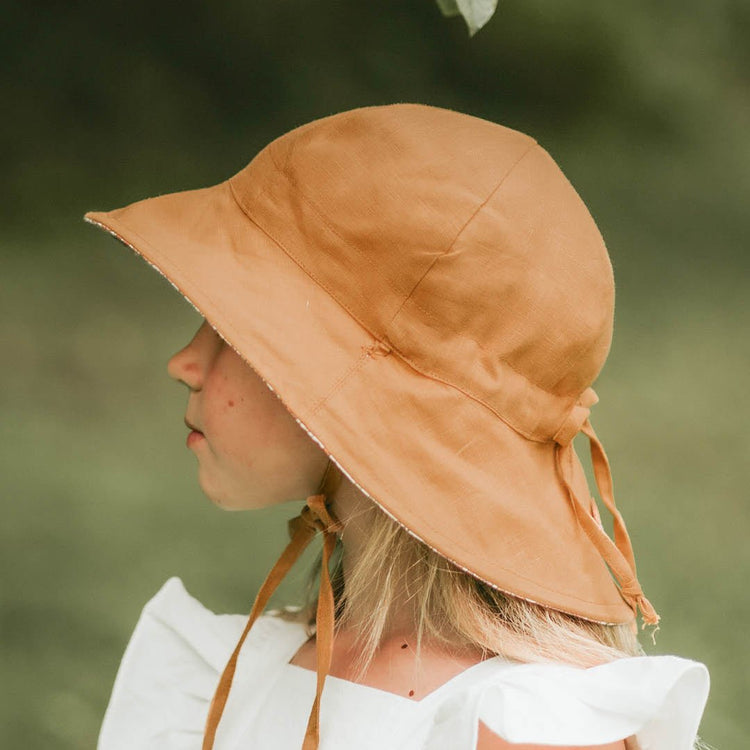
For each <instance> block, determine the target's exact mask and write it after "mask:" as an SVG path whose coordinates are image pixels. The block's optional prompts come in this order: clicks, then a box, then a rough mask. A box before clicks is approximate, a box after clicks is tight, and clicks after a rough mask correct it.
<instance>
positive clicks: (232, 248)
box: [85, 180, 634, 624]
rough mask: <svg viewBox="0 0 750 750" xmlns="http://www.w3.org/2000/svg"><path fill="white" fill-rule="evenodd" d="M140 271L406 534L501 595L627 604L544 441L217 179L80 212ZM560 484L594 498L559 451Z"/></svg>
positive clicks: (600, 606)
mask: <svg viewBox="0 0 750 750" xmlns="http://www.w3.org/2000/svg"><path fill="white" fill-rule="evenodd" d="M85 219H86V220H87V221H89V222H91V223H92V224H95V225H98V226H100V227H101V228H103V229H105V230H107V231H109V232H110V233H111V234H113V235H114V236H115V237H117V238H118V239H120V240H121V241H122V242H124V243H125V244H127V245H128V246H129V247H130V248H132V249H133V250H134V251H135V252H136V253H138V254H139V255H140V256H142V257H143V258H144V259H145V260H146V261H147V262H148V263H149V264H151V265H152V266H153V267H155V268H156V269H157V270H158V271H159V272H160V273H161V274H162V275H163V276H165V277H166V278H167V279H168V280H169V282H170V283H171V284H172V285H173V286H174V287H175V288H177V290H178V291H179V292H180V293H181V294H182V295H183V296H184V297H185V298H186V299H187V300H188V301H189V302H190V303H191V304H192V305H193V306H194V307H195V308H196V309H197V310H198V311H199V312H200V314H201V315H202V316H203V317H205V318H206V320H207V321H208V322H209V323H210V324H211V325H212V326H213V327H214V328H215V330H216V331H217V332H218V333H219V334H220V335H221V337H222V338H223V339H224V340H225V341H226V342H227V343H228V344H229V345H230V346H231V347H232V348H233V349H235V350H236V351H237V353H238V354H239V355H240V356H241V357H242V358H243V359H244V360H245V361H246V362H247V363H248V364H249V365H250V366H251V367H252V368H253V369H254V370H255V371H256V372H257V373H258V374H259V375H260V377H262V378H263V380H264V381H265V382H266V383H267V384H268V386H269V387H270V388H271V389H272V390H273V391H274V392H275V393H276V395H277V396H278V397H279V398H280V399H281V401H282V402H283V404H284V405H285V406H286V408H287V409H288V410H289V411H290V412H291V414H292V415H293V416H294V418H295V419H296V420H297V422H298V423H299V424H300V425H301V426H302V427H303V428H304V429H305V430H306V431H307V432H308V434H309V435H310V436H311V437H312V438H313V439H314V440H315V441H316V442H317V443H318V444H319V445H320V446H321V447H322V448H323V450H324V451H325V452H326V453H327V454H328V455H329V456H330V457H331V458H332V460H333V461H334V462H335V463H336V464H337V466H338V467H339V468H340V469H341V470H342V471H343V472H344V474H345V475H346V476H347V477H348V478H349V479H350V480H351V481H352V482H354V483H355V484H356V486H357V487H359V488H360V489H361V490H362V491H363V492H364V493H365V494H366V495H367V496H369V497H370V498H371V499H372V500H373V501H374V502H375V503H377V504H378V505H379V506H380V507H381V508H382V509H383V510H384V511H385V512H386V513H388V514H389V515H390V516H392V517H393V518H394V519H395V520H396V521H398V522H399V523H400V524H401V525H402V526H404V527H405V528H406V529H407V530H408V531H409V532H410V533H411V534H413V535H414V536H415V537H417V538H418V539H420V540H421V541H422V542H424V543H425V544H426V545H428V546H429V547H430V548H432V549H433V550H435V551H436V552H438V553H439V554H441V555H443V556H444V557H445V558H447V559H448V560H450V561H451V562H453V563H454V564H455V565H457V566H458V567H460V568H462V569H464V570H466V571H468V572H470V573H471V574H473V575H474V576H476V577H477V578H479V579H481V580H483V581H485V582H487V583H488V584H490V585H491V586H493V587H495V588H497V589H500V590H501V591H503V592H506V593H509V594H512V595H514V596H517V597H520V598H523V599H526V600H529V601H532V602H535V603H538V604H541V605H544V606H547V607H552V608H554V609H557V610H560V611H563V612H567V613H570V614H574V615H577V616H579V617H582V618H585V619H588V620H592V621H596V622H601V623H607V624H616V623H623V622H632V621H633V620H634V614H633V611H632V609H631V607H630V606H629V605H628V603H627V602H626V600H625V599H624V597H623V596H622V594H621V593H620V590H619V588H618V586H617V585H616V583H615V581H614V579H613V577H612V575H611V573H610V571H609V569H608V568H607V566H606V564H605V562H604V560H603V558H602V557H601V555H600V554H599V552H598V551H597V550H596V549H595V548H594V546H593V545H592V544H591V542H590V540H589V538H588V537H587V536H586V534H585V532H584V530H583V528H582V527H581V525H580V523H579V522H578V520H577V519H576V515H575V512H574V509H573V508H572V506H571V502H570V499H569V496H568V491H567V489H566V487H565V486H564V484H563V483H562V482H561V480H560V478H559V476H558V474H557V472H556V470H555V454H554V450H555V444H554V443H552V442H537V441H532V440H528V439H526V438H525V437H523V436H522V435H520V434H519V433H517V432H516V431H515V430H513V429H512V428H510V427H509V426H508V425H507V424H506V423H505V422H504V421H503V420H501V419H498V418H497V415H495V414H494V413H492V412H491V411H490V410H488V409H487V408H486V407H485V406H484V405H483V404H481V403H479V402H477V401H475V400H473V399H471V398H468V397H467V396H466V395H465V394H464V393H463V392H461V391H460V390H457V389H456V388H454V387H452V386H450V385H447V384H445V383H443V382H441V381H439V380H436V379H433V378H429V377H425V376H424V375H423V374H422V373H420V372H418V371H416V370H415V369H413V368H412V367H410V365H409V364H408V363H407V362H406V361H405V360H404V359H402V358H401V357H399V355H398V352H396V351H391V352H383V351H382V350H381V349H379V348H378V346H377V344H378V342H377V340H376V339H375V338H374V337H373V335H372V334H371V333H370V332H369V331H368V330H366V329H365V328H364V327H363V326H362V325H361V324H360V323H359V322H358V321H357V320H356V319H355V317H353V316H352V315H351V314H350V313H349V311H347V310H346V309H344V308H343V307H342V306H341V305H340V304H339V302H337V301H336V300H335V299H334V298H333V297H332V296H331V294H329V292H328V291H327V290H326V289H325V288H323V286H321V285H320V284H319V283H318V282H317V281H316V280H315V279H313V278H312V277H311V276H310V275H308V273H307V272H306V271H305V270H303V268H302V267H301V266H300V265H298V264H297V263H296V262H295V260H294V259H293V258H292V257H291V256H290V255H289V254H288V252H287V251H286V250H285V248H284V247H283V245H282V244H281V243H280V242H278V241H277V240H276V239H275V238H274V237H272V236H270V235H269V234H267V233H266V231H264V230H263V229H261V228H260V226H259V225H258V224H256V223H255V222H254V221H253V219H252V218H251V217H250V216H249V215H247V213H246V212H245V211H243V209H242V208H241V207H240V205H239V203H238V201H237V200H236V199H235V197H234V195H233V191H232V185H231V180H228V181H226V182H223V183H221V184H218V185H215V186H212V187H208V188H202V189H198V190H188V191H182V192H177V193H171V194H166V195H161V196H158V197H154V198H149V199H146V200H142V201H138V202H136V203H133V204H131V205H128V206H125V207H124V208H120V209H116V210H113V211H108V212H99V211H92V212H89V213H87V214H86V215H85ZM573 457H574V463H575V466H574V476H575V492H576V495H577V496H578V497H581V498H588V499H590V501H591V504H592V506H593V504H594V500H593V498H591V495H590V493H589V490H588V485H587V482H586V477H585V474H584V471H583V467H582V465H581V463H580V461H579V459H578V457H577V456H576V455H575V452H573Z"/></svg>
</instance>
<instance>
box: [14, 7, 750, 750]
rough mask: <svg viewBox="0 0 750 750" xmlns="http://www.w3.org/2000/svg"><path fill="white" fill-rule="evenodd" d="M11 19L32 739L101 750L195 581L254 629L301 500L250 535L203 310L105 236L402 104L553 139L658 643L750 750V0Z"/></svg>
mask: <svg viewBox="0 0 750 750" xmlns="http://www.w3.org/2000/svg"><path fill="white" fill-rule="evenodd" d="M3 16H4V18H3V24H2V26H3V28H2V31H1V32H0V34H2V43H1V44H0V55H1V56H2V62H3V64H2V66H0V84H1V85H2V91H3V98H2V100H3V103H4V115H3V117H2V118H0V149H1V153H2V162H1V163H2V166H3V179H2V180H1V181H0V220H1V222H2V224H1V226H2V228H1V229H0V240H1V241H2V256H1V257H2V274H1V278H2V288H1V289H0V332H1V333H2V345H1V348H0V351H2V355H3V368H2V370H3V387H2V389H0V409H1V411H2V418H1V419H0V430H1V431H2V445H1V450H0V497H1V499H2V522H1V523H0V571H2V573H1V575H2V589H1V595H2V610H1V612H0V615H1V618H2V619H1V622H2V634H1V637H0V649H1V652H0V653H2V664H1V666H0V674H1V677H0V680H2V686H3V700H2V701H0V745H1V746H2V747H8V748H10V747H23V748H30V749H32V750H33V749H35V748H52V747H54V748H62V749H68V748H91V747H93V746H94V744H95V740H96V736H97V732H98V728H99V725H100V722H101V717H102V714H103V711H104V708H105V706H106V703H107V699H108V697H109V692H110V690H111V687H112V680H113V678H114V675H115V671H116V668H117V665H118V663H119V659H120V657H121V655H122V651H123V649H124V646H125V644H126V642H127V639H128V637H129V634H130V632H131V631H132V628H133V626H134V625H135V622H136V619H137V617H138V615H139V612H140V609H141V607H142V606H143V604H144V603H145V602H146V601H147V600H148V599H149V598H150V597H151V596H152V595H153V594H154V593H155V592H156V590H157V589H158V588H159V587H160V586H161V584H162V583H163V582H164V581H165V580H166V578H168V577H169V576H172V575H179V576H180V577H181V578H182V579H183V581H184V582H185V585H186V586H187V588H188V590H189V591H190V592H191V593H192V594H193V595H195V596H197V597H198V598H199V599H201V600H202V601H203V602H204V603H205V604H206V606H208V607H210V608H212V609H214V610H216V611H223V612H247V611H248V610H249V607H250V604H251V602H252V600H253V597H254V595H255V593H256V590H257V587H258V585H259V584H260V582H261V581H262V579H263V577H264V575H265V573H266V572H267V570H268V568H269V567H270V566H271V564H272V563H273V562H274V561H275V559H276V555H277V554H278V552H279V550H280V549H281V547H282V545H283V544H284V542H285V541H286V528H285V519H286V518H288V517H289V516H291V515H294V514H295V513H296V512H297V511H298V509H299V507H301V503H300V504H299V505H295V506H294V507H292V506H288V507H285V508H281V509H279V508H275V509H269V510H267V511H259V512H253V513H227V512H222V511H220V510H217V509H216V508H214V507H213V506H212V505H211V503H210V502H209V501H208V500H207V499H206V498H205V497H204V496H203V495H202V493H201V491H200V489H199V487H198V485H197V481H196V476H197V471H196V462H195V458H194V456H193V455H192V454H191V453H190V452H189V451H188V450H187V449H186V448H185V446H184V439H185V435H186V431H185V427H184V424H183V422H182V419H183V415H184V414H185V406H186V403H187V391H186V389H185V388H184V386H178V385H176V384H174V383H173V382H172V381H170V380H169V378H168V377H167V373H166V362H167V359H168V358H169V356H171V354H173V353H174V352H175V351H176V350H177V349H179V348H180V347H182V346H183V345H184V344H185V343H187V341H188V340H189V338H190V337H191V336H192V334H193V332H194V331H195V329H196V328H197V326H198V324H199V323H200V318H199V317H198V314H197V313H196V312H195V311H194V310H193V309H192V308H191V307H190V305H189V304H188V303H187V302H185V301H184V300H183V299H182V297H180V295H179V294H178V293H177V292H176V291H175V290H174V289H173V288H172V287H171V286H170V285H169V284H168V283H167V282H166V281H165V280H164V279H163V278H161V277H160V276H159V275H158V274H157V273H156V272H154V270H153V269H151V268H150V267H149V266H148V265H147V264H146V263H144V262H143V261H142V260H141V259H139V258H138V257H137V256H136V255H135V254H133V253H131V252H130V251H129V250H127V248H125V247H124V246H121V245H120V244H119V243H117V242H115V241H114V240H113V239H111V238H109V237H108V236H106V235H105V234H104V233H102V232H100V231H98V230H96V229H94V228H92V227H90V226H88V225H85V224H84V223H83V222H82V220H81V216H82V214H83V213H84V212H85V211H86V210H89V209H109V208H114V207H117V206H120V205H123V204H125V203H129V202H131V201H134V200H137V199H140V198H143V197H147V196H151V195H156V194H158V193H164V192H170V191H173V190H182V189H188V188H195V187H203V186H207V185H211V184H214V183H216V182H219V181H221V180H223V179H224V178H226V177H228V176H229V175H231V174H233V173H234V172H236V171H238V170H239V169H240V168H241V167H243V166H244V165H245V164H246V163H247V162H249V161H250V159H251V158H252V157H253V156H254V154H255V153H256V152H257V151H258V150H259V149H260V148H262V147H263V146H264V145H265V144H266V143H267V142H268V141H270V140H271V139H273V138H275V137H276V136H278V135H281V134H282V133H283V132H286V131H287V130H289V129H291V128H293V127H295V126H297V125H300V124H302V123H304V122H307V121H309V120H311V119H314V118H316V117H322V116H325V115H328V114H331V113H333V112H336V111H340V110H343V109H349V108H352V107H356V106H361V105H367V104H381V103H390V102H396V101H415V102H423V103H427V104H434V105H440V106H445V107H450V108H453V109H458V110H462V111H465V112H467V113H470V114H474V115H478V116H480V117H485V118H487V119H491V120H494V121H497V122H500V123H502V124H505V125H508V126H510V127H514V128H516V129H519V130H522V131H525V132H528V133H530V134H532V135H533V136H534V137H535V138H536V139H537V140H538V141H539V143H540V144H541V145H542V146H544V147H545V148H546V149H547V150H548V151H549V152H550V153H551V154H552V155H553V157H554V158H555V159H556V160H557V161H558V163H559V164H560V166H561V167H562V168H563V170H564V171H565V173H566V174H567V176H568V177H569V179H570V180H571V182H572V183H573V184H574V185H575V187H576V188H577V189H578V191H579V193H580V194H581V196H582V197H583V198H584V200H585V201H586V203H587V204H588V206H589V207H590V209H591V211H592V213H593V215H594V216H595V218H596V219H597V222H598V224H599V226H600V229H601V230H602V233H603V234H604V237H605V239H606V240H607V244H608V247H609V251H610V254H611V257H612V262H613V265H614V268H615V278H616V283H617V306H616V307H617V310H616V323H615V337H614V343H613V347H612V351H611V354H610V358H609V360H608V362H607V364H606V365H605V368H604V370H603V372H602V374H601V376H600V378H599V379H598V381H597V383H596V390H597V392H598V394H599V396H600V399H601V400H600V402H599V403H598V404H597V406H596V407H595V409H594V411H593V413H592V422H593V424H594V427H595V429H596V430H597V432H598V434H599V436H600V438H601V439H602V442H603V444H604V446H605V449H606V450H607V452H608V455H609V458H610V461H611V464H612V471H613V476H614V482H615V496H616V500H617V503H618V507H619V508H620V509H621V511H622V512H623V515H624V517H625V519H626V522H627V524H628V528H629V531H630V534H631V537H632V539H633V543H634V547H635V551H636V557H637V560H638V574H639V578H640V580H641V582H642V584H643V586H644V590H645V591H646V593H647V596H648V597H649V599H650V600H651V602H652V603H653V604H654V606H655V607H656V609H657V610H658V611H659V613H660V614H661V616H662V621H661V629H660V631H659V632H658V634H657V636H656V645H655V646H654V645H652V643H651V639H650V638H649V637H648V636H647V634H646V633H647V631H644V633H643V635H642V640H643V644H644V647H645V648H646V651H647V652H648V653H676V654H679V655H682V656H686V657H689V658H694V659H697V660H700V661H703V662H704V663H706V664H707V665H708V667H709V670H710V672H711V677H712V690H711V695H710V697H709V702H708V706H707V709H706V713H705V715H704V720H703V724H702V725H701V729H700V733H701V735H702V737H703V738H704V739H705V740H707V741H708V742H710V743H712V744H713V745H715V746H716V747H717V748H720V750H735V748H741V747H745V743H746V742H747V737H748V736H749V735H750V722H748V715H747V710H746V708H747V701H748V692H749V691H748V678H747V675H748V673H750V657H749V655H748V647H747V635H746V632H747V623H748V615H750V596H749V595H748V592H747V588H746V582H747V579H748V573H749V572H750V544H748V538H749V533H750V514H749V513H748V502H747V500H748V491H747V484H746V483H747V479H748V476H747V475H748V472H747V467H748V464H750V461H748V454H749V453H750V451H749V450H748V449H749V447H750V441H749V440H748V430H747V422H748V418H749V417H750V409H749V408H748V396H747V376H748V364H749V363H750V356H749V355H750V353H749V352H748V323H749V322H750V315H749V314H748V306H747V297H748V291H750V284H749V283H748V271H749V270H750V268H749V265H750V262H749V261H748V257H747V249H748V246H747V245H748V242H747V234H748V232H747V230H748V219H747V209H748V207H747V202H748V196H749V195H750V190H749V188H750V145H749V143H748V133H749V132H750V87H749V84H750V72H749V67H748V63H750V54H749V53H748V50H749V49H750V47H748V45H747V44H746V40H747V36H748V31H750V5H748V3H747V2H746V0H714V1H713V2H712V3H710V4H709V3H703V2H698V1H697V0H681V1H680V2H676V1H675V0H661V1H660V2H658V3H653V2H646V1H645V0H634V1H633V2H631V3H617V4H613V3H591V2H585V0H522V1H521V0H501V2H500V7H499V8H498V10H497V11H496V13H495V16H494V17H493V18H492V19H491V20H490V22H489V23H488V24H487V25H486V26H485V27H484V28H483V29H482V30H481V31H479V32H478V33H477V34H476V35H475V36H474V37H472V38H470V37H469V35H468V33H467V30H466V26H465V24H464V23H463V20H462V19H461V18H460V17H453V18H444V17H443V16H442V15H441V14H440V12H439V10H438V7H437V5H436V3H435V2H434V0H379V2H369V3H364V2H359V3H340V2H334V1H333V0H308V1H305V0H297V1H296V2H291V1H290V0H284V1H280V2H274V3H253V2H247V0H245V1H243V2H240V1H239V0H233V1H225V2H217V3H212V4H209V3H197V2H194V1H191V0H188V1H186V2H183V3H181V4H179V5H174V4H169V3H158V2H157V3H154V2H151V3H146V2H140V3H133V2H129V3H124V2H118V1H116V0H101V1H100V2H98V3H96V4H89V3H80V2H67V3H59V2H58V3H51V2H35V3H26V4H22V3H21V2H10V3H7V2H6V3H5V4H4V10H3ZM576 446H577V448H578V451H579V455H581V457H582V460H583V461H584V465H585V466H586V468H587V471H589V477H590V478H591V473H590V460H589V454H588V440H587V439H586V438H585V436H582V435H581V436H579V437H578V438H577V439H576ZM592 487H594V485H593V482H592ZM603 518H604V521H605V525H606V527H607V528H608V530H609V531H610V533H611V523H610V517H609V515H608V513H607V512H606V510H605V509H603ZM315 546H316V547H317V545H315ZM316 552H317V548H316V549H314V550H312V549H311V550H308V552H307V553H306V555H305V557H304V558H303V564H302V566H301V568H300V569H299V570H298V571H297V572H296V574H295V575H294V576H293V577H292V578H291V579H290V580H288V581H286V582H285V583H284V584H283V586H282V588H281V589H280V590H279V592H278V594H277V595H276V596H275V597H274V600H273V601H274V603H283V602H286V601H292V600H294V598H295V596H296V595H297V593H298V591H299V590H300V584H301V581H302V574H301V572H302V570H303V569H304V567H305V564H306V563H309V562H312V560H313V559H314V556H315V554H316Z"/></svg>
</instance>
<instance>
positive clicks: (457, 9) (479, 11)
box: [437, 0, 497, 36]
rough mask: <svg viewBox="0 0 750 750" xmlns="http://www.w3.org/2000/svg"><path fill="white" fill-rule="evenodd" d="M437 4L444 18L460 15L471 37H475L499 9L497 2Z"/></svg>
mask: <svg viewBox="0 0 750 750" xmlns="http://www.w3.org/2000/svg"><path fill="white" fill-rule="evenodd" d="M437 4H438V7H439V8H440V12H441V13H442V14H443V15H444V16H456V15H458V14H459V13H460V14H461V15H462V16H463V17H464V20H465V21H466V25H467V26H468V27H469V36H474V34H476V33H477V31H479V29H481V28H482V26H484V25H485V24H486V23H487V21H489V20H490V18H492V14H493V13H494V12H495V8H497V0H437Z"/></svg>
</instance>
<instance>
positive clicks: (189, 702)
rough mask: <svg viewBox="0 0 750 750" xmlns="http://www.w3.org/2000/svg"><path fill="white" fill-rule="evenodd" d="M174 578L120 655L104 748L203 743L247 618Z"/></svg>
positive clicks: (151, 749) (194, 747)
mask: <svg viewBox="0 0 750 750" xmlns="http://www.w3.org/2000/svg"><path fill="white" fill-rule="evenodd" d="M246 621H247V617H246V616H245V615H216V614H214V613H213V612H211V611H210V610H208V609H206V608H205V607H204V606H203V605H202V604H201V603H200V602H198V601H197V600H196V599H194V598H193V597H191V596H190V595H189V594H188V593H187V591H186V590H185V587H184V586H183V584H182V581H181V580H180V579H179V578H170V579H169V580H168V581H167V582H166V583H165V584H164V585H163V586H162V588H161V589H160V590H159V592H158V593H157V594H156V595H155V596H154V597H153V598H152V599H151V600H150V601H149V602H148V603H147V604H146V606H145V607H144V608H143V611H142V613H141V616H140V618H139V620H138V623H137V624H136V626H135V630H134V631H133V634H132V636H131V639H130V642H129V643H128V645H127V648H126V649H125V653H124V654H123V657H122V661H121V663H120V667H119V670H118V672H117V676H116V678H115V683H114V686H113V689H112V695H111V697H110V700H109V705H108V706H107V710H106V713H105V715H104V721H103V723H102V727H101V731H100V734H99V741H98V745H97V749H98V750H157V748H158V750H200V747H201V743H202V738H203V727H204V723H205V720H206V715H207V713H208V706H209V703H210V701H211V698H212V697H213V693H214V690H215V689H216V685H217V683H218V680H219V676H220V674H221V672H222V670H223V669H224V666H225V664H226V662H227V660H228V659H229V656H230V655H231V653H232V650H233V649H234V647H235V645H236V643H237V640H238V638H239V637H240V634H241V633H242V630H243V628H244V626H245V622H246Z"/></svg>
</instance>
